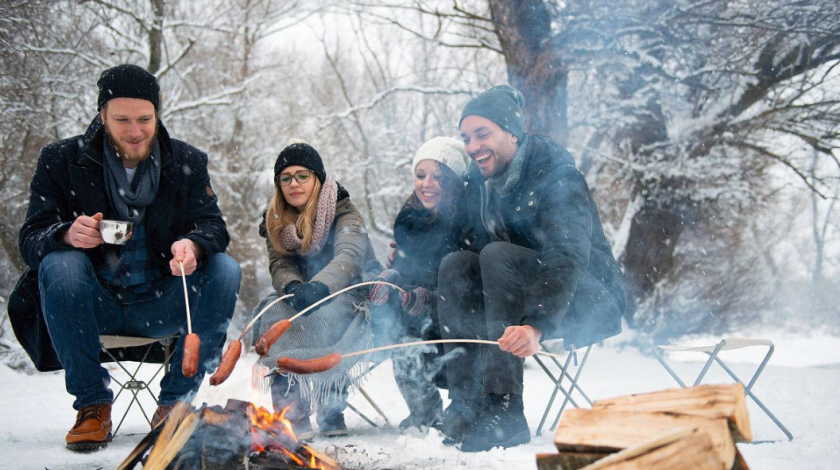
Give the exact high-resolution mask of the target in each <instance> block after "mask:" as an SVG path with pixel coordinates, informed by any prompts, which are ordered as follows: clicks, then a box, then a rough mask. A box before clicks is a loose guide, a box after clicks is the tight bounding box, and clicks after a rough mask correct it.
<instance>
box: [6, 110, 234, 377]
mask: <svg viewBox="0 0 840 470" xmlns="http://www.w3.org/2000/svg"><path fill="white" fill-rule="evenodd" d="M104 132H105V130H104V126H103V125H102V121H101V120H100V118H99V116H98V115H97V117H96V118H95V119H94V120H93V122H92V123H91V125H90V127H88V130H87V132H85V134H84V135H79V136H76V137H72V138H69V139H65V140H61V141H59V142H55V143H53V144H50V145H48V146H46V147H44V148H43V149H41V154H40V156H39V158H38V167H37V169H36V170H35V176H34V177H33V178H32V183H31V184H30V187H29V193H30V196H29V208H28V210H27V213H26V220H25V222H24V224H23V227H22V228H21V230H20V236H19V239H18V246H19V248H20V252H21V255H22V256H23V259H24V261H25V262H26V264H27V265H28V266H29V269H27V270H26V272H24V274H23V276H21V279H20V280H19V281H18V284H17V286H16V287H15V290H14V291H13V292H12V295H11V296H10V298H9V307H8V308H9V319H10V320H11V323H12V327H13V328H14V331H15V335H16V336H17V338H18V341H20V343H21V345H22V346H23V347H24V349H25V350H26V351H27V353H29V355H30V357H31V358H32V360H33V362H34V363H35V366H36V367H37V368H38V369H39V370H55V369H58V368H60V367H61V366H60V364H59V363H58V361H57V360H56V359H55V352H54V351H52V346H51V343H50V341H49V336H48V335H47V333H46V329H45V328H44V322H43V318H41V312H40V299H39V296H38V284H37V272H38V266H39V265H40V263H41V260H42V259H44V257H45V256H47V255H48V254H50V253H51V252H53V251H56V250H65V249H76V248H72V247H70V246H68V245H65V244H64V243H63V242H62V241H61V238H62V237H63V235H64V233H65V232H66V231H67V230H68V229H69V228H70V225H72V224H73V221H74V220H75V219H76V217H78V216H80V215H88V216H91V215H94V214H96V213H97V212H101V213H102V214H103V215H104V218H105V219H118V218H119V216H118V215H117V212H116V209H115V208H114V207H113V206H112V204H111V203H110V201H108V198H107V196H106V193H105V179H104V174H103V167H102V144H103V136H104ZM158 138H159V140H160V147H161V174H160V185H159V187H158V192H157V195H156V197H155V200H154V201H153V202H152V203H151V204H150V205H149V206H148V207H147V208H146V218H145V226H146V237H147V238H146V241H147V246H148V248H149V253H151V255H152V256H153V257H154V259H155V262H156V264H157V266H158V268H159V269H160V271H161V273H162V274H163V275H171V272H170V269H169V261H170V260H171V259H172V252H171V247H172V244H173V243H175V242H176V241H177V240H180V239H183V238H189V239H190V240H192V241H194V242H196V243H198V244H199V245H201V246H202V247H203V248H204V256H203V258H202V260H199V262H202V261H203V260H206V259H209V257H211V256H213V255H214V254H216V253H223V252H224V251H225V249H226V248H227V245H228V243H229V242H230V237H229V236H228V232H227V227H226V225H225V222H224V220H222V213H221V211H220V210H219V206H218V204H217V202H218V200H217V198H216V195H215V194H214V193H213V190H212V188H211V186H210V177H209V174H208V172H207V154H205V153H204V152H202V151H200V150H198V149H196V148H195V147H192V146H190V145H188V144H186V143H184V142H182V141H180V140H175V139H172V138H170V137H169V133H168V132H167V131H166V128H165V127H164V126H163V124H162V123H160V125H159V129H158ZM108 248H109V247H108V246H106V245H99V246H97V247H95V248H91V249H86V250H84V252H85V253H86V254H87V255H88V256H89V257H90V259H91V262H92V263H93V265H94V268H96V269H99V268H101V267H103V266H104V265H105V263H106V250H107V249H108Z"/></svg>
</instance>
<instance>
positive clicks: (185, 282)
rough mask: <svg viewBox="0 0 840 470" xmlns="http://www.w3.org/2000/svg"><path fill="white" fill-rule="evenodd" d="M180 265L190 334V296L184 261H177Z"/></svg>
mask: <svg viewBox="0 0 840 470" xmlns="http://www.w3.org/2000/svg"><path fill="white" fill-rule="evenodd" d="M178 264H179V265H180V266H181V281H183V283H184V303H185V304H186V305H187V334H188V335H191V334H192V318H191V317H190V296H189V291H188V290H187V275H186V274H184V263H183V262H181V261H178Z"/></svg>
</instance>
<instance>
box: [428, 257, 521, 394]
mask: <svg viewBox="0 0 840 470" xmlns="http://www.w3.org/2000/svg"><path fill="white" fill-rule="evenodd" d="M537 266H538V260H537V252H536V251H533V250H530V249H528V248H523V247H521V246H518V245H513V244H510V243H502V242H497V243H491V244H489V245H487V246H486V247H485V248H484V249H483V250H482V251H481V253H480V254H475V253H472V252H467V251H458V252H454V253H450V254H449V255H447V256H446V258H444V259H443V262H442V263H441V265H440V273H439V275H438V293H439V298H438V315H439V322H440V332H441V337H443V338H445V339H450V338H466V339H483V340H490V341H497V340H498V339H499V338H500V337H501V336H502V335H503V334H504V332H505V328H507V327H508V326H512V325H519V324H520V322H521V320H522V318H523V317H524V316H525V312H524V309H523V307H524V305H525V304H526V300H527V298H528V286H529V284H530V283H529V280H530V279H533V277H534V274H535V273H536V271H537ZM461 348H462V349H463V351H464V352H463V353H462V354H457V353H454V354H453V353H451V352H452V351H453V350H455V349H461ZM444 349H445V351H446V352H447V354H453V357H451V358H450V359H449V360H448V361H447V364H446V371H447V381H448V383H449V395H450V398H452V399H463V400H474V399H477V398H479V397H480V396H481V395H482V394H486V393H496V394H507V393H515V394H520V395H521V394H522V389H523V386H522V381H523V380H522V378H523V368H522V363H523V362H524V360H523V359H521V358H519V357H516V356H514V355H513V354H510V353H507V352H504V351H502V350H501V349H499V348H498V347H497V346H492V345H481V344H447V345H445V348H444Z"/></svg>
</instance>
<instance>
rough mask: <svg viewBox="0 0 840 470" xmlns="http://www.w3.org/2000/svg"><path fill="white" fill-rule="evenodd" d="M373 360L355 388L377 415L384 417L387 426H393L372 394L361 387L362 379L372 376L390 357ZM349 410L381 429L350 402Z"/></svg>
mask: <svg viewBox="0 0 840 470" xmlns="http://www.w3.org/2000/svg"><path fill="white" fill-rule="evenodd" d="M371 359H372V362H371V364H370V365H369V366H368V368H367V369H365V371H364V372H362V373H361V374H359V379H358V380H359V382H358V384H357V385H356V387H355V388H356V389H357V390H358V391H359V393H361V394H362V396H363V397H364V398H365V400H367V402H368V403H369V404H370V406H372V407H373V409H374V410H375V411H376V413H377V414H379V416H381V417H382V419H384V420H385V426H390V425H391V422H390V421H388V416H387V415H385V412H384V411H382V408H380V407H379V405H378V404H377V403H376V401H375V400H374V399H373V397H371V396H370V394H368V392H367V391H366V390H365V389H364V387H362V385H361V382H362V379H363V378H364V377H365V376H366V375H368V374H370V373H371V372H372V371H373V369H376V368H377V367H379V366H380V365H381V364H382V363H383V362H385V360H386V359H388V356H378V357H374V358H371ZM347 408H349V409H350V411H352V412H354V413H356V414H357V415H359V417H360V418H362V419H363V420H365V421H366V422H367V423H368V424H370V425H371V426H373V427H374V428H378V427H380V426H379V425H378V424H376V423H375V422H374V421H373V420H372V419H370V418H368V417H367V416H365V414H364V413H363V412H362V411H361V410H359V409H358V408H356V407H355V406H353V404H352V403H350V401H349V400H348V401H347Z"/></svg>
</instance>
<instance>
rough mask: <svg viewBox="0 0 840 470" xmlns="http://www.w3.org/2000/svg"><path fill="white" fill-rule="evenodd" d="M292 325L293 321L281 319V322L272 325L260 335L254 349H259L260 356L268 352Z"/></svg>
mask: <svg viewBox="0 0 840 470" xmlns="http://www.w3.org/2000/svg"><path fill="white" fill-rule="evenodd" d="M291 327H292V322H290V321H289V320H280V321H279V322H277V323H275V324H273V325H271V328H269V329H268V331H266V332H265V333H263V334H262V336H260V339H258V340H257V345H256V346H255V347H254V349H256V350H257V354H259V355H260V356H265V355H266V354H268V350H269V349H271V347H272V346H274V343H276V342H277V340H278V339H280V337H281V336H283V333H285V332H286V330H288V329H289V328H291Z"/></svg>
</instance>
